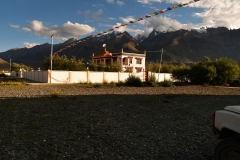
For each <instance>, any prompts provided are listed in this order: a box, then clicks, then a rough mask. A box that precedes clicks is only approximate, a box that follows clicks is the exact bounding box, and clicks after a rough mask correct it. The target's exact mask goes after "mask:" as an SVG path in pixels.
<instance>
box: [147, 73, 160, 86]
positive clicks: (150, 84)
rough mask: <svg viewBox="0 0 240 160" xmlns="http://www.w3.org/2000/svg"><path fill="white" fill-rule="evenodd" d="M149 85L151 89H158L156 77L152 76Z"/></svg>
mask: <svg viewBox="0 0 240 160" xmlns="http://www.w3.org/2000/svg"><path fill="white" fill-rule="evenodd" d="M147 84H148V85H149V86H151V87H157V86H158V81H157V78H156V76H155V75H150V76H149V79H148V82H147Z"/></svg>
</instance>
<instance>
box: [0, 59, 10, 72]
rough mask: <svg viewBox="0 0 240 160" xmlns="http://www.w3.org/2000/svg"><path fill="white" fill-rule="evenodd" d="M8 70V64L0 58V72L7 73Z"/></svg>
mask: <svg viewBox="0 0 240 160" xmlns="http://www.w3.org/2000/svg"><path fill="white" fill-rule="evenodd" d="M9 69H10V64H9V63H8V62H6V61H4V60H3V59H1V58H0V72H2V71H9Z"/></svg>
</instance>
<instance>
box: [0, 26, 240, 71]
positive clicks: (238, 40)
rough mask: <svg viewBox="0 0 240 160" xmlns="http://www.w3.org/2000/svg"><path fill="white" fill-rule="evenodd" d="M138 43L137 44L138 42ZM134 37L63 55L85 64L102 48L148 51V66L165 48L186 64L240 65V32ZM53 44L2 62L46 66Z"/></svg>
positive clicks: (110, 37) (112, 38)
mask: <svg viewBox="0 0 240 160" xmlns="http://www.w3.org/2000/svg"><path fill="white" fill-rule="evenodd" d="M136 38H137V39H138V40H137V39H136ZM136 38H134V37H132V36H131V35H130V34H129V33H127V32H123V33H120V32H112V33H109V34H107V35H103V36H101V37H97V38H93V39H91V40H87V41H86V42H82V43H78V44H76V45H75V46H73V47H70V48H68V49H65V50H63V51H62V52H61V53H59V55H66V56H68V57H71V56H75V57H76V58H78V59H79V58H82V59H84V61H89V59H91V56H92V53H95V54H97V53H99V52H101V51H102V50H103V48H102V45H103V44H106V45H107V50H108V51H110V52H112V53H115V52H119V51H121V49H122V48H123V49H124V51H125V52H134V53H143V51H144V50H146V51H147V62H155V61H160V52H148V51H160V50H161V49H162V48H163V49H164V50H166V51H168V52H169V53H171V54H173V55H175V56H177V57H180V58H181V59H184V62H196V61H200V60H202V59H203V57H204V56H208V57H210V58H211V59H212V60H215V59H217V58H220V57H229V58H232V59H234V60H236V61H237V62H240V29H237V30H228V29H227V28H224V27H219V28H207V29H201V30H198V31H197V30H191V31H188V30H178V31H171V32H164V33H163V32H158V31H155V30H154V31H153V32H152V33H151V34H150V35H149V36H148V37H147V38H144V37H141V36H136ZM73 42H75V39H69V40H68V41H66V42H64V43H59V44H56V45H54V47H53V48H54V52H56V51H58V50H60V49H62V48H65V47H66V46H67V45H68V44H71V43H73ZM50 53H51V44H48V43H45V44H42V45H38V46H35V47H33V48H30V49H27V48H21V49H12V50H8V51H6V52H2V53H0V58H2V59H3V60H5V61H9V59H10V58H11V59H12V62H16V63H23V64H26V65H29V66H31V67H33V68H38V67H41V66H42V62H43V60H44V59H45V57H46V56H50ZM178 60H179V59H178V58H176V57H174V56H171V57H170V56H168V55H166V54H163V61H178Z"/></svg>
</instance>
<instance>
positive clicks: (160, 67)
mask: <svg viewBox="0 0 240 160" xmlns="http://www.w3.org/2000/svg"><path fill="white" fill-rule="evenodd" d="M162 55H163V48H162V53H161V58H160V65H159V70H158V81H159V75H160V69H161V64H162Z"/></svg>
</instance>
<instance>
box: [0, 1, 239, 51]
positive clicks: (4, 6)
mask: <svg viewBox="0 0 240 160" xmlns="http://www.w3.org/2000/svg"><path fill="white" fill-rule="evenodd" d="M190 1H191V0H69V1H66V0H8V1H4V0H1V3H0V16H1V24H0V27H1V30H0V33H1V34H0V52H4V51H7V50H9V49H12V48H15V47H18V48H24V47H27V48H30V47H33V46H35V45H39V44H43V43H51V35H52V34H53V33H54V43H61V42H64V41H66V40H67V39H69V38H78V39H81V38H84V37H87V36H89V35H95V34H97V33H100V32H102V31H106V30H108V29H110V28H112V27H116V26H118V25H120V24H125V23H129V22H130V21H132V20H136V19H138V18H143V17H145V16H146V15H149V14H152V13H154V12H156V11H158V10H159V9H161V10H163V9H166V8H168V7H172V6H174V5H178V4H183V3H188V2H190ZM239 11H240V3H239V0H231V1H230V0H200V1H199V2H195V3H191V4H189V5H187V6H186V7H181V8H177V9H175V10H171V11H167V12H165V13H163V14H159V15H156V16H153V17H150V18H147V19H145V20H142V21H139V22H136V23H133V24H129V25H128V26H127V27H121V28H119V29H115V30H116V31H127V32H129V33H130V34H131V35H133V36H134V35H136V34H140V35H143V36H148V35H149V33H150V32H151V31H152V30H153V29H156V30H159V31H167V30H169V28H172V29H173V30H178V29H182V28H183V29H192V28H195V29H197V28H201V27H206V26H208V27H218V26H225V27H227V28H229V29H230V28H231V29H233V28H235V29H237V28H239V27H240V19H239V18H238V17H239Z"/></svg>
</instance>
